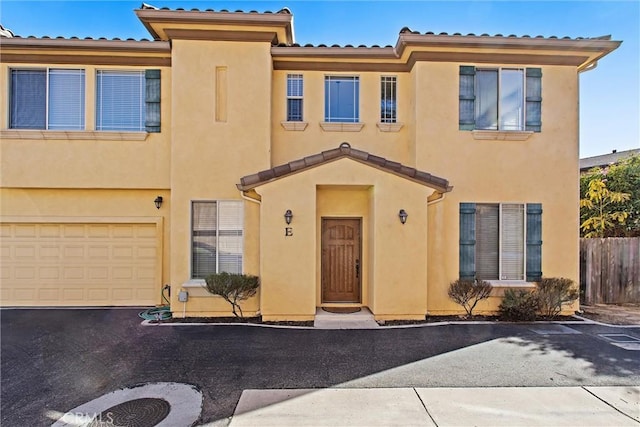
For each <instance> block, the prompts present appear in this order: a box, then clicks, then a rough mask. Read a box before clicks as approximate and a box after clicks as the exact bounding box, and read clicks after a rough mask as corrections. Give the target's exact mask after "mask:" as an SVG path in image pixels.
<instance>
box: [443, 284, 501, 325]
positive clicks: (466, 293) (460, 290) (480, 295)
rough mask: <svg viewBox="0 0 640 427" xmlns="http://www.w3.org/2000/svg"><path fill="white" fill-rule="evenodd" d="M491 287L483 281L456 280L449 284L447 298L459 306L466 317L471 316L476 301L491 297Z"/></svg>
mask: <svg viewBox="0 0 640 427" xmlns="http://www.w3.org/2000/svg"><path fill="white" fill-rule="evenodd" d="M491 289H492V286H491V284H490V283H489V282H485V281H484V280H464V279H458V280H456V281H455V282H451V283H450V284H449V291H448V292H447V293H448V294H449V298H451V299H452V300H454V301H455V302H456V303H458V304H460V305H461V306H462V308H464V311H466V312H467V316H471V315H472V313H473V309H474V308H475V307H476V304H478V301H480V300H483V299H487V298H489V296H490V295H491Z"/></svg>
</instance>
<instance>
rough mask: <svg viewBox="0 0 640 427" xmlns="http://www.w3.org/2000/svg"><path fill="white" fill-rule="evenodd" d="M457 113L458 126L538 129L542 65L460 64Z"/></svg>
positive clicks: (467, 128) (509, 129)
mask: <svg viewBox="0 0 640 427" xmlns="http://www.w3.org/2000/svg"><path fill="white" fill-rule="evenodd" d="M458 114H459V129H460V130H496V131H524V130H527V131H533V132H540V131H541V129H542V71H541V69H540V68H526V69H522V68H499V67H498V68H484V67H482V68H476V67H474V66H469V65H461V66H460V73H459V113H458Z"/></svg>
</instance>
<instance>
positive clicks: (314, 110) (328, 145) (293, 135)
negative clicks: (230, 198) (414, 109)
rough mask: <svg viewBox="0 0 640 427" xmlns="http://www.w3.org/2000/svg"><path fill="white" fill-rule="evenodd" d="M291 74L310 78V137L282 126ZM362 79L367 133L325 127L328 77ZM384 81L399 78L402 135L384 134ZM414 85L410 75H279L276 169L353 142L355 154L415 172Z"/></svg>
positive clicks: (274, 102) (307, 93) (306, 97)
mask: <svg viewBox="0 0 640 427" xmlns="http://www.w3.org/2000/svg"><path fill="white" fill-rule="evenodd" d="M287 74H302V75H303V76H304V99H303V119H304V121H305V122H307V123H308V126H307V128H306V129H305V130H304V131H287V130H285V129H284V128H283V127H282V125H281V122H283V121H286V118H287V107H286V95H287ZM340 75H346V76H357V77H359V78H360V122H361V123H364V127H363V128H362V130H361V131H359V132H332V131H325V130H323V129H322V128H321V127H320V123H321V122H323V121H324V79H325V76H340ZM380 76H395V77H397V90H398V98H397V99H398V107H397V111H398V122H401V123H404V126H403V127H402V129H400V131H399V132H382V131H381V130H380V129H379V128H378V127H377V125H376V124H377V123H378V122H380ZM411 90H412V88H411V83H410V81H409V75H408V74H407V73H378V72H358V73H344V72H340V73H339V72H321V71H303V72H299V71H295V72H287V71H274V72H273V98H272V101H271V104H272V111H273V113H272V118H271V124H270V125H271V138H272V147H271V150H272V151H271V163H272V164H273V165H279V164H282V163H286V162H289V161H291V160H293V159H298V158H301V157H304V156H308V155H312V154H316V153H319V152H321V151H324V150H329V149H332V148H336V147H337V146H339V145H340V143H341V142H344V141H347V142H349V143H350V144H351V146H352V147H353V148H358V149H361V150H367V151H370V152H372V153H375V154H376V155H378V156H382V157H387V158H390V159H394V160H395V161H398V162H401V163H404V164H406V165H409V166H413V165H414V162H415V159H414V157H413V156H412V154H411V152H410V151H409V147H410V145H409V144H408V139H409V135H410V133H411V128H412V127H411V107H410V99H411V97H410V93H411Z"/></svg>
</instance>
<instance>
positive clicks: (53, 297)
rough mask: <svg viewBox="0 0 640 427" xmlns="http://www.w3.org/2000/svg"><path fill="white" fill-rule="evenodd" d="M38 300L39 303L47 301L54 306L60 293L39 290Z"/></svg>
mask: <svg viewBox="0 0 640 427" xmlns="http://www.w3.org/2000/svg"><path fill="white" fill-rule="evenodd" d="M38 299H39V300H40V301H49V302H51V303H52V304H54V303H56V302H58V301H59V300H60V291H59V290H58V289H39V290H38Z"/></svg>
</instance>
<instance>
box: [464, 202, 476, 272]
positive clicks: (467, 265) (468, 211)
mask: <svg viewBox="0 0 640 427" xmlns="http://www.w3.org/2000/svg"><path fill="white" fill-rule="evenodd" d="M475 277H476V204H475V203H460V279H471V280H472V279H475Z"/></svg>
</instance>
